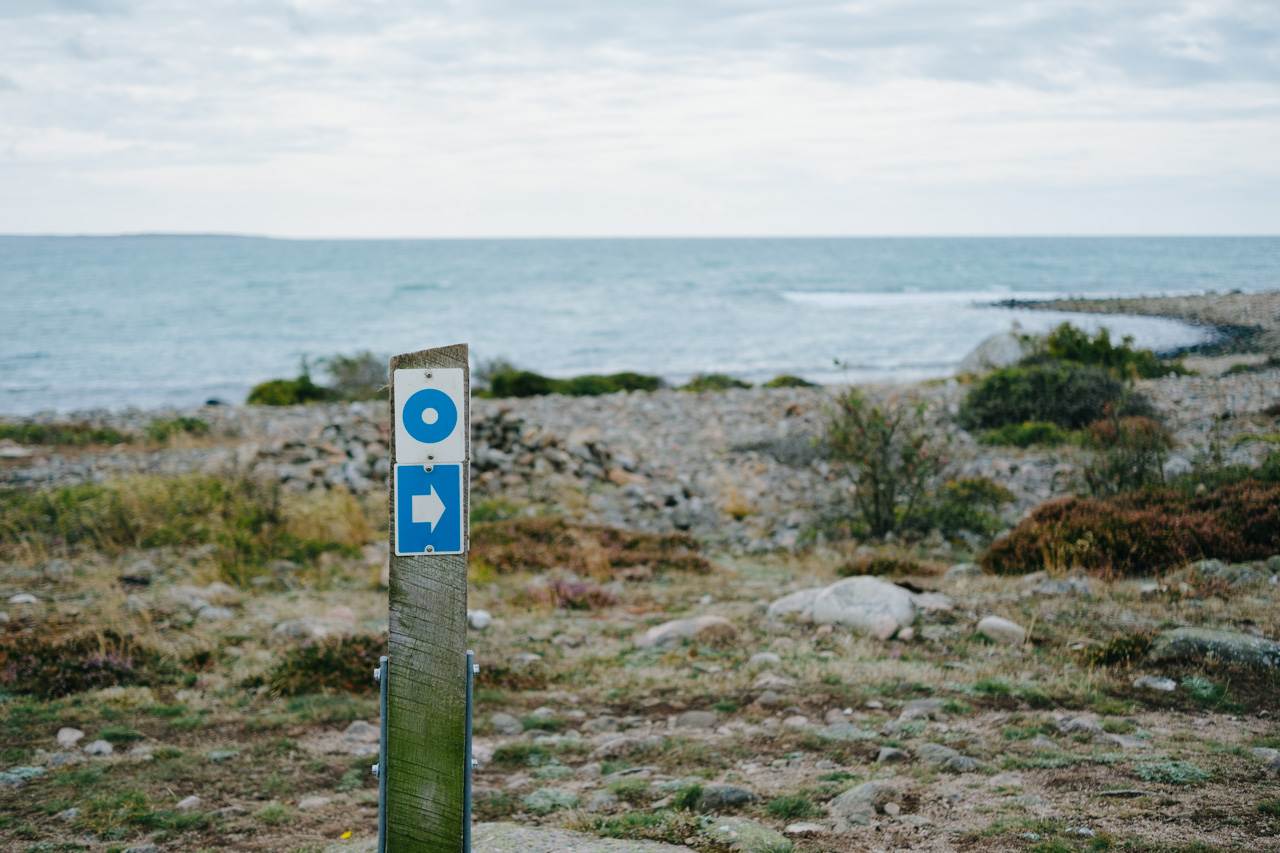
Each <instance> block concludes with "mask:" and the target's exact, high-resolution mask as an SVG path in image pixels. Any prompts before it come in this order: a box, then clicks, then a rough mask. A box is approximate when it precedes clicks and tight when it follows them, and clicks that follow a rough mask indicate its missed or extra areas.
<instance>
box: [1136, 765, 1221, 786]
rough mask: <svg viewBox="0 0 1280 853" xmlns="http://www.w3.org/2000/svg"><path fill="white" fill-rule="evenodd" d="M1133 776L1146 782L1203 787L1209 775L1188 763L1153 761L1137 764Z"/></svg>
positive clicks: (1207, 772)
mask: <svg viewBox="0 0 1280 853" xmlns="http://www.w3.org/2000/svg"><path fill="white" fill-rule="evenodd" d="M1133 772H1134V775H1136V776H1137V777H1138V778H1139V779H1142V780H1143V781H1146V782H1168V783H1170V784H1172V785H1203V784H1204V783H1205V782H1207V781H1209V777H1210V775H1211V774H1210V773H1209V771H1208V770H1204V769H1203V768H1200V767H1198V766H1196V765H1195V764H1193V763H1191V762H1190V761H1153V762H1149V763H1146V764H1137V765H1135V766H1134V768H1133Z"/></svg>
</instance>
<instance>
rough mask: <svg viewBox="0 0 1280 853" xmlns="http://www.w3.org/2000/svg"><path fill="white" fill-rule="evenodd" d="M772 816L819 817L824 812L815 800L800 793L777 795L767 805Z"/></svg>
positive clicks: (790, 818)
mask: <svg viewBox="0 0 1280 853" xmlns="http://www.w3.org/2000/svg"><path fill="white" fill-rule="evenodd" d="M765 811H767V812H768V813H769V816H770V817H773V818H777V819H778V820H799V819H801V818H806V817H818V816H819V815H821V814H822V813H823V810H822V808H821V807H820V806H818V805H817V804H815V803H814V802H813V800H811V799H809V798H808V797H805V796H801V795H799V794H793V795H790V796H784V797H775V798H774V799H772V800H770V801H769V804H768V805H767V806H765Z"/></svg>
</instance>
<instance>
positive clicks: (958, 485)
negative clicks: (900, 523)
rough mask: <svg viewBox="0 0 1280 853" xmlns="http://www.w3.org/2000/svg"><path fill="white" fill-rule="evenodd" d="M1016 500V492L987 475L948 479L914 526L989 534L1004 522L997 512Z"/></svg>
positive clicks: (922, 511)
mask: <svg viewBox="0 0 1280 853" xmlns="http://www.w3.org/2000/svg"><path fill="white" fill-rule="evenodd" d="M1014 499H1015V495H1014V494H1013V492H1011V491H1009V490H1008V489H1006V488H1005V487H1004V486H1002V485H1000V484H999V483H996V482H994V481H992V480H990V479H988V478H986V477H964V478H961V479H959V480H948V481H947V482H945V483H943V484H942V485H941V486H940V487H939V488H938V489H937V490H936V491H934V492H933V494H932V495H930V496H929V499H928V500H927V501H925V503H924V506H923V507H921V509H920V512H919V515H918V517H917V518H916V519H915V520H914V524H913V525H912V526H914V527H915V528H916V529H917V530H919V531H921V532H925V531H929V530H938V531H940V532H941V533H942V534H943V535H945V536H954V535H956V534H959V533H961V532H962V531H968V532H970V533H977V534H980V535H982V536H990V535H991V534H993V533H995V532H996V531H997V530H998V529H1000V527H1001V525H1002V522H1001V521H1000V517H999V516H998V515H997V514H996V513H997V511H998V510H999V509H1000V508H1001V507H1003V506H1005V505H1006V504H1009V503H1011V502H1013V500H1014Z"/></svg>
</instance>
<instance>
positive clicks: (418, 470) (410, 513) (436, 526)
mask: <svg viewBox="0 0 1280 853" xmlns="http://www.w3.org/2000/svg"><path fill="white" fill-rule="evenodd" d="M463 476H464V474H463V470H462V465H456V464H445V465H396V556H397V557H408V556H412V555H416V554H461V553H462V551H463V542H464V536H463V515H464V512H463V510H464V507H463V500H462V496H463V490H462V478H463Z"/></svg>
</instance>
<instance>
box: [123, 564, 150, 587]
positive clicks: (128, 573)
mask: <svg viewBox="0 0 1280 853" xmlns="http://www.w3.org/2000/svg"><path fill="white" fill-rule="evenodd" d="M155 577H156V564H155V563H153V562H151V561H150V560H138V561H137V562H135V563H132V564H130V565H129V567H128V568H126V569H125V570H124V571H122V572H121V573H120V580H122V581H124V582H125V583H128V584H133V585H134V586H148V585H150V583H151V582H152V581H153V580H155Z"/></svg>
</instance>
